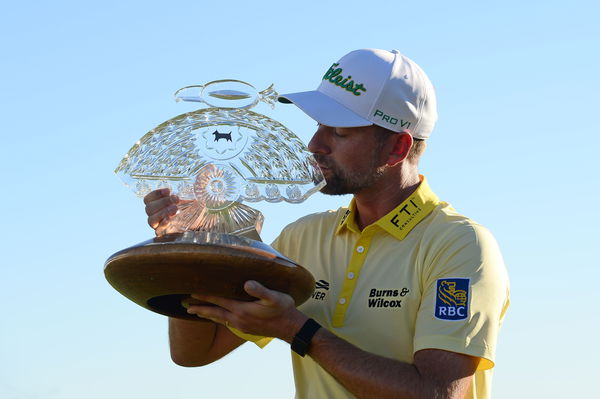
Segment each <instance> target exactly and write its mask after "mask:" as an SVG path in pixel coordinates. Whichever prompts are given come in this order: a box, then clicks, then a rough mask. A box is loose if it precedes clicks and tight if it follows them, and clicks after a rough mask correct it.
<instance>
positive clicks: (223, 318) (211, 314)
mask: <svg viewBox="0 0 600 399" xmlns="http://www.w3.org/2000/svg"><path fill="white" fill-rule="evenodd" d="M187 312H188V313H189V314H195V315H196V316H198V317H201V318H203V319H208V320H212V321H214V322H215V323H221V324H226V323H228V321H229V320H228V319H229V318H230V316H231V313H230V312H228V311H227V310H226V309H223V308H220V307H218V306H210V305H209V306H206V305H189V306H188V308H187Z"/></svg>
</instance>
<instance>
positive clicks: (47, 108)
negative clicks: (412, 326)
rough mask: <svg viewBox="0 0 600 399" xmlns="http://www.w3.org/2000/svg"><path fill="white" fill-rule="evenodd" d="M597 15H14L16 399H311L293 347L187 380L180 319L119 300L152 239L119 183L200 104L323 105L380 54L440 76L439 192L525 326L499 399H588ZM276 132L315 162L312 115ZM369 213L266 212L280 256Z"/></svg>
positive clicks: (241, 355)
mask: <svg viewBox="0 0 600 399" xmlns="http://www.w3.org/2000/svg"><path fill="white" fill-rule="evenodd" d="M598 8H599V7H598V5H597V3H596V2H592V1H577V0H575V1H571V2H569V3H568V4H567V3H566V2H564V1H561V2H559V1H529V2H518V1H505V2H501V3H499V2H498V3H491V4H490V3H484V2H475V1H464V2H445V1H431V2H427V3H425V4H419V3H414V2H402V1H396V2H386V1H380V0H373V1H369V2H358V1H346V2H343V3H341V2H340V3H331V4H326V3H324V2H312V1H306V2H302V3H293V4H289V3H288V2H276V1H262V2H258V1H257V2H242V1H239V2H238V1H230V2H226V3H222V4H221V3H217V2H201V1H195V2H193V1H174V2H171V3H166V2H158V1H144V2H141V1H128V2H123V1H121V2H117V1H110V0H109V1H102V2H97V1H92V2H74V1H60V0H57V1H55V2H43V1H22V2H10V3H8V2H7V3H4V4H3V6H2V12H1V13H0V54H2V62H0V93H1V96H0V102H1V103H0V116H1V120H2V123H1V125H0V134H1V137H2V143H3V144H2V146H0V164H1V167H2V169H1V170H2V172H3V173H2V180H3V187H4V188H3V190H2V193H3V195H2V196H1V197H0V209H2V210H3V218H2V223H1V224H0V225H1V226H2V236H1V240H0V249H1V250H2V254H3V258H2V260H0V271H1V277H0V282H1V286H2V289H1V290H0V303H2V304H3V306H2V309H3V310H4V315H3V316H4V317H3V318H2V322H0V326H1V328H0V338H1V339H0V397H2V398H15V399H17V398H19V399H20V398H68V399H71V398H82V397H86V398H89V399H94V398H105V397H107V396H111V397H115V398H121V397H123V398H125V397H144V398H146V399H153V398H162V397H174V398H179V397H182V398H183V397H185V398H188V397H192V396H198V397H234V395H235V396H239V395H240V394H244V395H245V396H246V397H259V396H260V397H267V398H280V397H292V395H293V382H292V377H291V368H290V366H289V349H288V348H287V346H286V345H284V344H281V343H273V344H271V345H269V346H268V347H267V349H265V350H262V351H261V350H259V349H257V348H254V347H252V346H251V345H245V346H244V347H243V348H241V349H240V350H238V351H237V352H236V353H234V354H232V355H230V356H229V357H228V358H226V359H224V360H223V361H221V362H219V363H216V364H214V365H211V366H208V367H205V368H202V369H184V368H180V367H177V366H175V365H173V364H172V363H171V362H170V360H169V355H168V350H167V341H166V340H167V336H166V319H165V318H164V317H162V316H159V315H156V314H153V313H151V312H148V311H146V310H144V309H142V308H140V307H138V306H137V305H135V304H133V303H132V302H129V301H128V300H127V299H125V298H123V297H121V296H120V294H118V293H117V292H116V291H114V290H113V289H112V288H111V287H110V286H109V285H108V283H107V282H106V281H105V280H104V276H103V273H102V267H103V263H104V261H105V259H106V258H107V257H108V256H109V255H110V254H112V253H113V252H116V251H117V250H119V249H122V248H124V247H126V246H129V245H132V244H134V243H137V242H140V241H143V240H145V239H148V238H150V237H151V235H152V232H151V230H150V229H149V228H148V227H147V226H146V224H145V218H144V213H143V206H142V204H141V201H140V200H139V199H138V198H136V197H135V196H133V194H132V193H131V192H130V191H129V190H127V189H126V188H125V187H124V186H123V185H122V184H121V183H120V181H119V180H118V178H117V177H116V176H115V175H114V174H113V172H112V171H113V170H114V168H115V167H116V166H117V164H118V162H119V161H120V159H121V157H122V156H123V155H124V154H125V152H127V150H128V149H129V148H130V147H131V145H133V143H134V142H135V141H136V140H138V139H139V138H140V137H141V136H142V135H143V134H144V133H145V132H147V131H148V130H150V129H152V128H153V127H154V126H156V125H158V124H160V123H162V122H163V121H165V120H167V119H170V118H172V117H174V116H176V115H178V114H180V113H183V112H187V111H190V110H193V109H195V106H194V105H193V104H182V103H175V102H174V101H173V98H172V93H173V92H174V91H175V90H177V89H179V88H180V87H183V86H187V85H191V84H202V83H206V82H209V81H211V80H215V79H224V78H235V79H241V80H245V81H247V82H249V83H251V84H253V85H254V86H255V87H256V88H257V89H259V90H262V89H264V88H266V87H267V86H268V85H269V84H271V83H274V84H275V88H276V90H278V91H280V92H291V91H298V90H309V89H312V88H315V87H316V86H317V84H318V83H319V80H320V78H321V76H322V74H323V73H324V71H325V70H326V69H327V67H328V66H329V65H331V63H332V62H334V61H336V60H337V59H338V58H339V57H341V56H342V55H344V54H345V53H347V52H348V51H350V50H353V49H357V48H365V47H375V48H384V49H393V48H397V49H399V50H400V51H401V52H403V53H404V54H406V55H407V56H409V57H410V58H412V59H414V60H415V61H416V62H417V63H419V64H420V65H421V66H422V67H423V69H424V70H425V71H426V72H427V73H428V75H429V77H430V78H431V80H432V81H433V83H434V85H435V86H436V91H437V95H438V107H439V114H440V119H439V123H438V125H437V127H436V129H435V130H434V132H433V134H432V137H431V139H430V143H429V147H428V150H427V152H426V154H425V156H424V158H423V160H422V163H421V169H422V173H424V174H425V175H426V176H427V177H428V179H429V181H430V184H431V186H432V188H433V189H434V190H435V191H436V192H437V194H438V195H439V196H440V197H441V198H443V199H445V200H446V201H448V202H450V203H452V204H453V205H454V206H455V208H457V209H458V210H459V211H461V212H463V213H464V214H466V215H468V216H470V217H472V218H473V219H475V220H477V221H479V222H480V223H482V224H484V225H486V226H487V227H488V228H490V230H491V231H492V232H493V233H494V234H495V236H496V238H497V239H498V241H499V243H500V246H501V248H502V249H503V253H504V257H505V260H506V264H507V267H508V269H509V273H510V276H511V282H512V301H513V305H512V308H511V309H510V312H509V314H508V316H507V319H506V321H505V325H504V328H503V330H502V331H501V335H500V340H499V347H498V357H497V366H496V374H495V379H494V393H495V397H498V398H504V397H510V398H530V397H585V396H588V395H587V393H588V392H589V391H591V390H593V389H595V386H593V385H592V384H593V381H594V378H595V373H594V371H595V370H597V365H596V363H595V361H594V359H595V358H597V357H598V355H600V353H599V351H598V349H597V347H596V345H595V342H596V339H597V335H598V327H599V322H598V311H597V305H596V303H595V299H596V297H597V295H596V294H597V288H596V286H597V283H598V280H599V278H600V273H599V271H598V266H599V265H598V261H597V256H596V252H595V250H596V247H597V245H598V239H597V237H598V234H597V233H596V226H597V225H598V222H600V220H599V219H600V218H599V216H598V211H597V209H596V208H595V207H594V205H593V201H594V200H593V198H597V197H598V196H599V194H600V192H599V191H600V190H599V187H598V178H597V173H598V170H599V162H598V158H597V156H596V152H597V148H598V144H599V139H598V127H597V123H596V120H595V118H596V117H597V116H598V105H599V101H598V99H597V93H598V92H600V79H598V77H597V73H598V70H599V69H600V68H599V67H600V62H599V58H600V57H599V55H598V54H599V53H600V51H599V48H598V44H599V43H600V28H599V27H598V23H597V16H598V11H599V9H598ZM258 111H260V112H264V113H265V114H267V115H269V116H271V117H273V118H274V119H277V120H278V121H280V122H282V123H284V124H285V125H287V126H288V127H289V128H290V129H291V130H293V131H294V132H296V134H297V135H298V136H299V137H301V138H302V139H303V140H304V141H305V142H308V140H309V139H310V137H311V134H312V132H313V131H314V129H315V125H314V122H312V121H311V120H310V119H308V118H307V117H306V116H304V115H303V114H302V113H301V112H300V111H299V110H297V109H296V108H294V107H292V106H288V107H286V106H278V107H277V108H276V109H275V110H271V109H269V108H266V107H265V108H262V109H258ZM584 200H586V201H587V200H590V201H592V204H591V205H590V204H588V203H587V202H585V201H584ZM348 201H349V198H348V197H325V196H322V195H320V194H319V195H315V196H314V197H312V198H311V199H309V200H308V201H307V202H306V203H304V204H302V205H298V206H290V205H285V204H277V205H269V206H268V207H267V206H264V205H261V206H260V207H259V208H261V210H263V212H264V213H265V216H266V221H265V227H264V230H263V238H264V240H265V241H267V242H270V241H271V240H272V239H274V238H275V236H276V235H277V232H278V231H279V230H280V229H281V228H282V227H283V226H285V225H286V224H287V223H289V222H292V221H293V220H295V219H296V218H297V217H299V216H301V215H304V214H306V213H309V212H314V211H319V210H323V209H331V208H337V207H339V206H341V205H345V204H346V203H347V202H348ZM588 205H589V206H591V208H590V209H589V210H588V209H587V208H586V206H588ZM541 381H544V382H543V383H541Z"/></svg>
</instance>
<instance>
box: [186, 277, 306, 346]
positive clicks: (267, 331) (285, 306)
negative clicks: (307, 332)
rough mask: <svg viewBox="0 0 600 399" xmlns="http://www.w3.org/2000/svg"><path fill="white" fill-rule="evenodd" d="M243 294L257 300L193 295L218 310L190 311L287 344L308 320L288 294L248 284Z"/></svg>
mask: <svg viewBox="0 0 600 399" xmlns="http://www.w3.org/2000/svg"><path fill="white" fill-rule="evenodd" d="M244 290H245V291H246V292H247V293H248V294H249V295H251V296H253V297H255V298H257V300H255V301H251V302H245V301H237V300H235V299H227V298H222V297H216V296H207V295H202V294H193V295H192V298H195V299H198V300H201V301H204V302H208V303H211V304H214V305H216V306H211V305H191V306H189V307H188V310H187V311H188V313H191V314H195V315H198V316H199V317H203V318H206V319H210V320H212V321H214V322H216V323H221V324H224V325H227V326H231V327H234V328H236V329H238V330H240V331H241V332H243V333H246V334H253V335H260V336H265V337H275V338H280V339H282V340H284V341H286V342H288V343H289V342H291V341H292V339H293V337H294V335H295V334H296V333H297V332H298V331H299V330H300V328H301V327H302V325H303V324H304V322H305V321H306V320H307V319H308V317H307V316H306V315H304V314H303V313H302V312H300V311H299V310H297V309H296V306H295V304H294V299H293V298H292V297H291V296H289V295H287V294H284V293H282V292H279V291H273V290H270V289H268V288H266V287H264V286H263V285H262V284H260V283H259V282H257V281H246V283H245V284H244Z"/></svg>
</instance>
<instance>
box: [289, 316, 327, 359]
mask: <svg viewBox="0 0 600 399" xmlns="http://www.w3.org/2000/svg"><path fill="white" fill-rule="evenodd" d="M319 328H321V325H320V324H319V323H317V322H316V321H314V320H313V319H308V320H306V323H304V325H303V326H302V328H301V329H300V331H298V333H297V334H296V335H295V336H294V340H293V341H292V350H293V351H294V352H296V353H297V354H299V355H300V356H302V357H304V355H306V352H308V347H309V346H310V341H311V340H312V338H313V336H314V335H315V333H316V332H317V331H318V330H319Z"/></svg>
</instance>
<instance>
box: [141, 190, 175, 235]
mask: <svg viewBox="0 0 600 399" xmlns="http://www.w3.org/2000/svg"><path fill="white" fill-rule="evenodd" d="M144 203H145V204H146V215H148V224H149V225H150V227H152V228H153V229H155V230H156V229H157V228H159V227H160V225H161V224H164V222H165V221H167V220H168V218H169V217H171V216H174V215H175V214H176V213H177V204H178V203H179V197H177V196H176V195H170V190H169V189H168V188H163V189H160V190H154V191H152V192H151V193H150V194H148V195H146V196H145V197H144Z"/></svg>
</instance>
